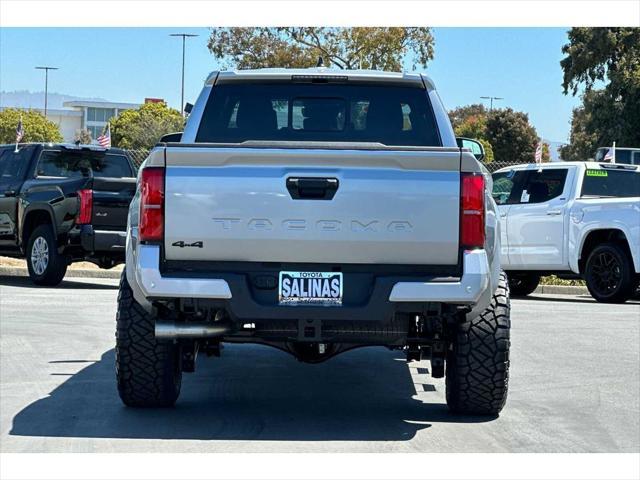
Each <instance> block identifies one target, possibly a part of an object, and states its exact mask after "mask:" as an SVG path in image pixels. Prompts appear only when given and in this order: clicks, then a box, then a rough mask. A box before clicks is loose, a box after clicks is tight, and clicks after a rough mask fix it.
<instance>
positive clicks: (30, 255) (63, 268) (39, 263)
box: [26, 224, 67, 286]
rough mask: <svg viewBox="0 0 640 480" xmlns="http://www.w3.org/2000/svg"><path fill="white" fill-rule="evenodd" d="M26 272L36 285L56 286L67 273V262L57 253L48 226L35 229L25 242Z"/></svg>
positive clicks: (51, 231)
mask: <svg viewBox="0 0 640 480" xmlns="http://www.w3.org/2000/svg"><path fill="white" fill-rule="evenodd" d="M26 258H27V270H28V271H29V277H31V280H32V281H33V283H35V284H36V285H48V286H54V285H58V284H59V283H60V282H61V281H62V279H63V278H64V275H65V273H67V262H66V259H65V258H64V256H62V255H60V254H59V253H58V246H57V244H56V239H55V236H54V234H53V228H52V227H51V225H49V224H45V225H40V226H38V227H36V228H35V229H34V230H33V232H31V235H29V240H28V242H27V250H26Z"/></svg>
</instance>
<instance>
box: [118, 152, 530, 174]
mask: <svg viewBox="0 0 640 480" xmlns="http://www.w3.org/2000/svg"><path fill="white" fill-rule="evenodd" d="M149 151H150V150H127V151H126V152H127V153H128V154H129V156H130V157H131V160H132V161H133V164H134V165H135V167H136V169H138V168H139V167H140V165H141V164H142V162H144V160H145V159H146V158H147V155H149ZM484 165H485V167H487V169H488V170H489V171H490V172H492V173H493V172H495V171H496V170H499V169H501V168H503V167H509V166H511V165H518V164H517V163H515V162H497V161H493V162H489V163H485V164H484Z"/></svg>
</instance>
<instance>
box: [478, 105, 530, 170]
mask: <svg viewBox="0 0 640 480" xmlns="http://www.w3.org/2000/svg"><path fill="white" fill-rule="evenodd" d="M486 131H487V133H486V138H487V140H488V141H489V143H491V146H492V147H493V154H494V155H495V158H496V160H497V161H499V162H514V163H530V162H533V161H534V159H535V151H536V146H537V144H538V135H537V134H536V130H535V128H533V126H532V125H531V124H530V123H529V116H528V115H527V114H526V113H524V112H516V111H515V110H513V109H511V108H504V109H502V108H501V109H495V110H492V111H491V112H489V113H488V115H487V130H486Z"/></svg>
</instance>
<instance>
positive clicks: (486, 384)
mask: <svg viewBox="0 0 640 480" xmlns="http://www.w3.org/2000/svg"><path fill="white" fill-rule="evenodd" d="M478 147H479V144H478V143H477V142H474V141H472V140H469V139H456V138H455V137H454V134H453V130H452V128H451V125H450V123H449V119H448V117H447V113H446V111H445V109H444V107H443V105H442V103H441V101H440V98H439V97H438V94H437V93H436V90H435V87H434V84H433V83H432V82H431V80H430V79H429V78H427V77H425V76H424V75H421V74H407V73H389V72H374V71H343V70H341V71H333V70H328V69H324V68H318V69H301V70H284V69H276V70H271V69H268V70H245V71H236V72H233V71H225V72H214V73H213V74H211V76H210V77H209V78H208V80H207V81H206V84H205V86H204V89H203V90H202V93H201V94H200V96H199V98H198V100H197V102H196V104H195V105H194V107H193V110H192V112H191V114H190V116H189V119H188V122H187V125H186V127H185V131H184V132H183V133H182V134H181V135H179V134H176V135H172V136H169V137H168V138H165V139H163V141H161V143H159V144H158V145H157V146H156V147H155V148H154V149H153V150H152V151H151V153H150V154H149V157H148V158H147V159H146V161H145V162H144V163H143V165H142V167H141V168H140V172H139V175H138V186H137V193H136V195H135V197H134V200H133V202H132V204H131V208H130V212H129V228H128V237H127V248H126V269H125V272H124V274H123V276H122V280H121V285H120V293H119V296H118V313H117V335H116V363H117V365H116V367H117V368H116V370H117V382H118V390H119V393H120V396H121V398H122V400H123V402H124V403H125V404H126V405H129V406H136V407H163V406H171V405H173V404H174V403H175V402H176V400H177V398H178V395H179V393H180V384H181V378H182V372H191V371H194V369H195V360H196V357H197V355H198V353H199V352H202V353H205V354H207V355H215V356H218V355H220V353H221V346H222V344H223V343H255V344H262V345H270V346H273V347H276V348H279V349H281V350H284V351H285V352H288V353H290V354H292V355H293V356H295V357H296V358H297V359H299V360H300V361H303V362H308V363H318V362H323V361H325V360H328V359H330V358H332V357H333V356H335V355H337V354H339V353H342V352H345V351H348V350H351V349H354V348H358V347H365V346H384V347H388V348H390V349H397V350H401V351H403V352H405V353H406V357H407V360H408V361H411V360H420V359H429V360H430V362H431V369H430V370H431V374H432V375H433V376H434V377H444V376H445V375H446V401H447V404H448V405H449V407H450V409H451V410H452V411H454V412H459V413H464V414H486V415H497V414H498V413H499V412H500V411H501V409H502V408H503V406H504V404H505V401H506V397H507V386H508V371H509V329H510V316H509V308H510V307H509V290H508V286H507V282H506V278H505V275H504V273H502V271H501V269H500V264H499V255H500V247H499V241H500V234H499V231H498V229H499V225H498V219H497V216H496V206H495V203H494V200H493V199H492V197H491V177H490V175H488V172H487V171H486V169H484V168H483V167H482V166H481V164H480V163H479V161H478V159H479V158H480V157H481V155H482V154H483V152H482V151H481V149H479V148H478ZM474 150H475V152H476V155H474ZM362 368H368V366H367V365H362ZM310 374H312V372H310ZM389 388H393V385H390V386H389Z"/></svg>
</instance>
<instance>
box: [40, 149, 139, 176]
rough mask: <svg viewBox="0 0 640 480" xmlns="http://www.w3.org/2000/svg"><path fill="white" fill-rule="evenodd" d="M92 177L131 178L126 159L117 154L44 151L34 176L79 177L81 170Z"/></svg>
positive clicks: (129, 167) (131, 174)
mask: <svg viewBox="0 0 640 480" xmlns="http://www.w3.org/2000/svg"><path fill="white" fill-rule="evenodd" d="M84 169H88V170H91V172H92V174H93V176H94V177H109V178H124V177H133V176H134V175H133V171H132V169H131V165H130V164H129V161H128V159H127V157H126V156H125V155H123V154H119V153H106V154H105V153H103V152H91V151H80V152H78V151H73V150H70V151H65V150H45V151H43V152H42V154H41V155H40V160H39V161H38V167H37V170H36V174H37V176H39V177H61V178H73V177H81V176H82V175H83V173H82V172H83V170H84Z"/></svg>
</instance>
